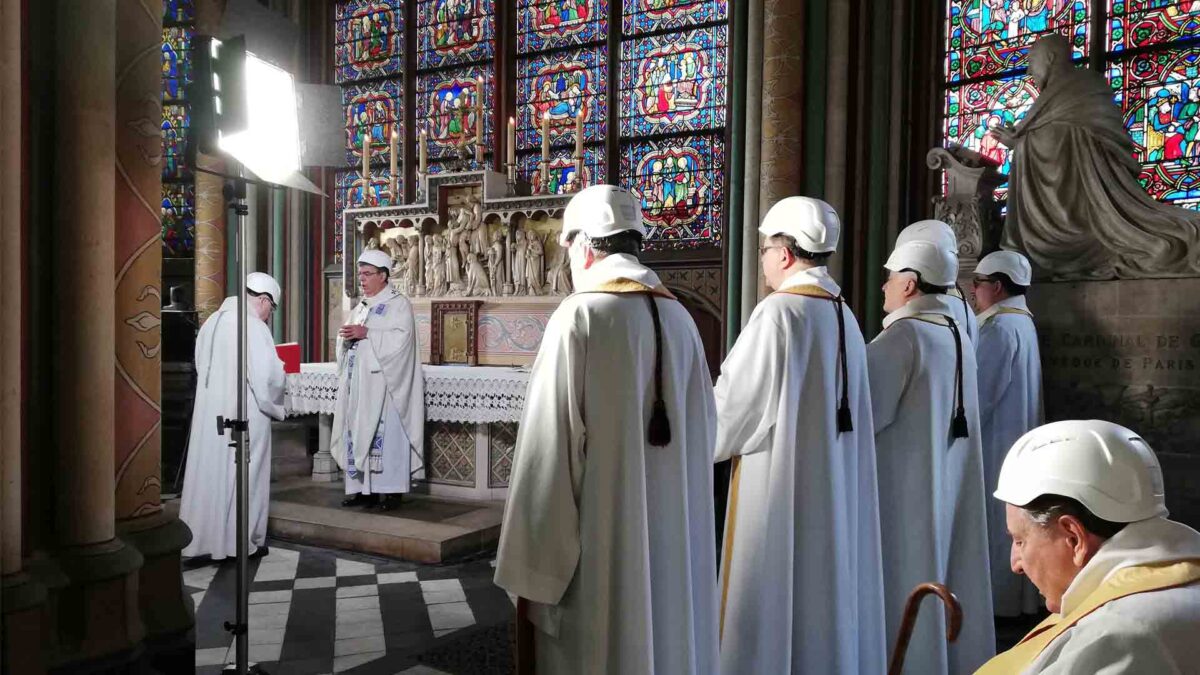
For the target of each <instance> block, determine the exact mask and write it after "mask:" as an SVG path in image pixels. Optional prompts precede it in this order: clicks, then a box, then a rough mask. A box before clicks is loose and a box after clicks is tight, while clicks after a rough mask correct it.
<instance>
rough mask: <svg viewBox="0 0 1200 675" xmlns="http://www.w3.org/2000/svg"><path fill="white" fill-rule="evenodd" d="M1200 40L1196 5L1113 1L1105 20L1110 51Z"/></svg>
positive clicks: (1156, 0)
mask: <svg viewBox="0 0 1200 675" xmlns="http://www.w3.org/2000/svg"><path fill="white" fill-rule="evenodd" d="M1198 36H1200V2H1197V1H1196V0H1187V1H1186V2H1164V1H1163V0H1141V1H1140V2H1139V1H1136V0H1113V2H1112V8H1111V10H1110V12H1109V18H1108V45H1109V46H1108V48H1109V50H1110V51H1114V52H1115V51H1121V50H1125V49H1135V48H1138V47H1147V46H1150V45H1156V44H1162V43H1164V42H1171V41H1173V40H1179V39H1183V38H1189V37H1198Z"/></svg>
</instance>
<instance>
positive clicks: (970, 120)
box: [942, 76, 1037, 173]
mask: <svg viewBox="0 0 1200 675" xmlns="http://www.w3.org/2000/svg"><path fill="white" fill-rule="evenodd" d="M1036 95H1037V90H1036V89H1035V88H1034V86H1033V83H1032V82H1031V81H1030V80H1029V78H1028V77H1026V76H1020V77H1013V78H1007V79H1003V80H988V81H985V82H972V83H970V84H967V85H964V86H962V87H958V88H956V89H951V90H949V91H948V92H946V110H945V117H944V119H943V127H942V131H943V133H944V135H945V139H946V142H947V143H957V144H959V145H962V146H964V147H967V148H970V149H971V150H974V151H976V152H978V153H979V154H981V155H983V156H984V157H987V158H988V159H991V160H992V161H994V162H997V163H998V164H1000V171H1001V172H1002V173H1008V170H1009V149H1008V148H1006V147H1005V146H1003V145H1001V144H1000V142H999V141H997V140H996V137H995V136H993V135H991V134H990V133H988V131H989V130H990V129H992V128H994V127H997V126H1003V125H1005V124H1016V123H1017V122H1018V121H1020V120H1021V119H1023V118H1024V117H1025V113H1026V112H1027V111H1028V110H1029V106H1031V105H1033V99H1034V97H1035V96H1036Z"/></svg>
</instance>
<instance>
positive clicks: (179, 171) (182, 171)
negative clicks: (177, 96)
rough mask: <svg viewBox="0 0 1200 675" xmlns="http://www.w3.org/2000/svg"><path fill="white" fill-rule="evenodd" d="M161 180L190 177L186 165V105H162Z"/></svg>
mask: <svg viewBox="0 0 1200 675" xmlns="http://www.w3.org/2000/svg"><path fill="white" fill-rule="evenodd" d="M162 112H163V119H162V142H163V165H162V176H163V180H182V179H185V178H190V177H191V168H190V167H188V166H187V141H188V128H189V126H190V125H191V119H190V117H191V116H190V114H189V111H188V108H187V106H185V105H180V104H177V103H175V104H172V103H168V104H165V105H163V111H162Z"/></svg>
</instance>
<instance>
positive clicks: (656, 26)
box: [622, 0, 729, 35]
mask: <svg viewBox="0 0 1200 675" xmlns="http://www.w3.org/2000/svg"><path fill="white" fill-rule="evenodd" d="M728 18H729V5H728V0H625V2H624V3H623V16H622V19H623V25H624V28H625V33H626V34H629V35H637V34H641V33H650V32H654V31H660V30H667V29H675V28H683V27H685V26H696V25H699V24H704V23H710V22H723V21H727V20H728Z"/></svg>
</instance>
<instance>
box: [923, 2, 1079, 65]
mask: <svg viewBox="0 0 1200 675" xmlns="http://www.w3.org/2000/svg"><path fill="white" fill-rule="evenodd" d="M1090 16H1091V15H1090V13H1089V9H1088V2H1087V0H949V2H947V20H946V80H947V81H948V82H958V81H959V80H970V79H975V78H980V77H992V76H996V75H1000V74H1003V73H1007V72H1010V71H1012V70H1015V69H1017V68H1024V67H1025V65H1026V61H1027V57H1028V52H1029V47H1030V45H1032V44H1033V43H1034V42H1035V41H1036V40H1037V39H1038V37H1040V36H1041V35H1044V34H1046V33H1060V34H1062V35H1065V36H1067V37H1069V38H1070V39H1071V44H1072V45H1073V46H1074V48H1075V56H1076V57H1083V56H1084V55H1085V54H1086V52H1087V50H1088V30H1089V27H1090V26H1089V21H1090Z"/></svg>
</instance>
